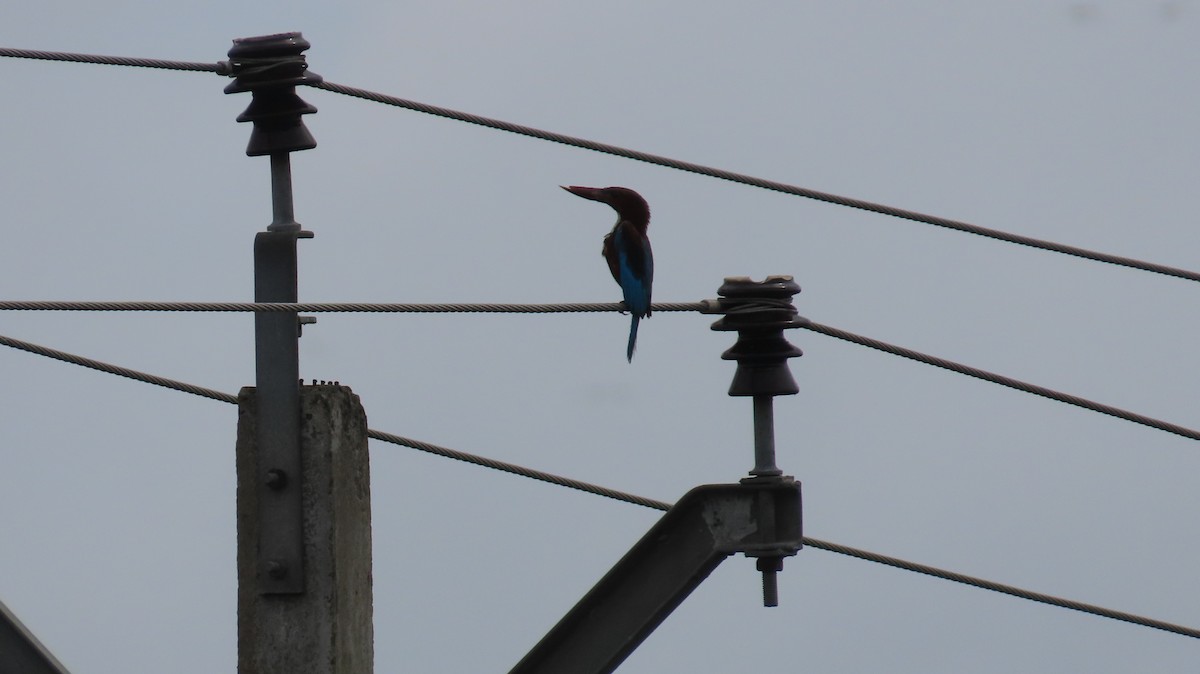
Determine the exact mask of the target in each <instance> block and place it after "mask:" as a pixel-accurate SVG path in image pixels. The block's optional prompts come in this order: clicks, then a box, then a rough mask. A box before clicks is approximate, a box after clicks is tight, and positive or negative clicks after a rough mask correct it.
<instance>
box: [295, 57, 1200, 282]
mask: <svg viewBox="0 0 1200 674" xmlns="http://www.w3.org/2000/svg"><path fill="white" fill-rule="evenodd" d="M313 86H314V87H316V88H317V89H324V90H326V91H332V92H334V93H338V94H342V95H344V96H352V97H354V98H361V99H364V100H368V101H374V102H376V103H383V104H385V105H392V106H395V107H400V108H405V109H407V110H413V111H415V112H420V113H424V114H427V115H434V116H436V117H443V118H446V119H453V120H456V121H459V122H466V123H468V124H475V125H477V126H483V127H487V128H489V129H496V130H498V131H507V132H508V133H515V134H518V135H521V136H526V137H529V138H537V139H539V140H546V141H550V142H552V143H560V144H562V145H569V146H571V147H577V148H581V149H584V150H591V151H593V152H601V153H604V154H610V155H613V156H617V157H624V158H626V159H633V160H635V161H640V162H645V163H647V164H654V165H656V166H662V167H665V168H670V169H675V170H678V171H686V172H688V173H695V174H698V175H703V176H708V177H710V178H717V179H719V180H727V181H729V182H733V183H739V184H742V185H749V186H751V187H758V188H761V189H765V190H771V191H774V192H780V193H783V194H789V195H792V196H797V197H803V198H805V199H813V200H816V201H823V202H825V203H829V204H836V205H838V206H846V207H848V208H856V209H859V210H863V211H869V212H872V213H879V214H881V215H887V216H891V217H894V218H900V219H903V220H911V221H913V222H920V223H924V224H927V225H933V226H935V227H944V228H947V229H953V230H957V231H960V232H965V233H967V234H975V235H977V236H982V237H986V238H989V239H995V240H997V241H1005V242H1007V243H1014V244H1017V245H1021V246H1028V247H1030V248H1038V249H1041V250H1048V251H1052V252H1055V253H1062V254H1064V255H1071V256H1073V257H1080V258H1084V259H1088V260H1094V261H1096V262H1104V263H1107V264H1113V265H1118V266H1122V267H1130V268H1133V269H1140V270H1142V271H1149V272H1153V273H1156V274H1164V275H1166V276H1174V277H1176V278H1182V279H1186V280H1189V281H1200V272H1195V271H1191V270H1187V269H1180V268H1178V267H1171V266H1167V265H1163V264H1158V263H1155V262H1146V261H1144V260H1138V259H1135V258H1130V257H1123V256H1120V255H1112V254H1109V253H1102V252H1099V251H1094V250H1089V249H1087V248H1080V247H1078V246H1069V245H1066V244H1061V243H1055V242H1053V241H1047V240H1044V239H1038V238H1034V237H1031V236H1024V235H1021V234H1013V233H1011V232H1005V231H1001V230H998V229H990V228H987V227H980V226H979V225H972V224H970V223H968V222H963V221H961V220H953V219H950V218H943V217H939V216H936V215H928V214H925V213H919V212H917V211H912V210H908V209H904V208H896V207H894V206H887V205H885V204H878V203H874V202H871V201H865V200H862V199H854V198H851V197H844V196H839V195H837V194H831V193H829V192H821V191H818V190H813V189H809V188H806V187H800V186H798V185H790V184H788V183H783V182H778V181H775V180H765V179H763V178H757V177H755V176H752V175H747V174H745V173H736V172H734V171H726V170H724V169H719V168H714V167H711V166H705V165H703V164H695V163H692V162H687V161H681V160H679V159H672V158H670V157H664V156H662V155H657V154H650V153H649V152H642V151H640V150H631V149H628V148H624V147H620V146H617V145H610V144H608V143H600V142H596V141H593V140H588V139H586V138H577V137H574V136H568V135H565V134H561V133H555V132H553V131H545V130H542V129H537V128H534V127H531V126H524V125H521V124H513V123H512V122H506V121H503V120H499V119H493V118H491V117H483V116H481V115H475V114H471V113H469V112H462V111H459V110H452V109H450V108H443V107H440V106H436V105H429V104H427V103H420V102H417V101H412V100H408V99H405V98H400V97H398V96H389V95H387V94H380V93H377V92H374V91H368V90H366V89H359V88H356V87H349V86H346V85H343V84H335V83H333V82H330V81H328V80H326V81H324V82H321V83H318V84H315V85H313Z"/></svg>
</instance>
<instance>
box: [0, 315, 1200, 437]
mask: <svg viewBox="0 0 1200 674" xmlns="http://www.w3.org/2000/svg"><path fill="white" fill-rule="evenodd" d="M789 306H790V305H789ZM651 308H652V309H653V311H657V312H692V311H697V312H701V313H718V312H719V311H720V301H719V300H704V301H701V302H661V303H656V304H654V305H652V307H651ZM622 309H624V305H623V304H622V303H620V302H593V303H584V302H577V303H557V304H481V303H448V304H414V303H403V304H372V303H364V302H327V303H295V304H293V303H287V302H71V301H0V311H183V312H309V313H320V312H369V313H462V312H467V313H525V314H549V313H582V312H596V311H620V310H622ZM798 323H799V326H800V327H802V328H804V329H807V330H811V331H813V332H817V333H820V334H823V335H826V336H829V337H833V338H836V339H841V340H844V341H848V342H851V343H853V344H858V345H860V346H865V347H868V348H871V349H876V350H878V351H883V352H885V353H888V354H891V355H894V356H900V357H901V358H907V359H909V360H914V361H917V362H919V363H924V364H926V365H932V366H934V367H939V368H942V369H944V370H949V371H951V372H955V373H957V374H961V375H965V376H968V377H974V378H976V379H981V380H983V381H986V382H991V383H993V384H998V385H1000V386H1006V387H1008V388H1011V389H1015V390H1017V391H1022V392H1024V393H1030V394H1033V395H1036V396H1041V397H1043V398H1047V399H1050V400H1055V401H1058V402H1061V403H1065V404H1067V405H1073V406H1075V407H1079V408H1082V409H1085V410H1090V411H1092V412H1098V413H1100V414H1105V415H1108V416H1111V417H1115V418H1117V419H1122V420H1124V421H1129V422H1131V423H1135V424H1140V425H1143V426H1146V427H1148V428H1153V429H1156V430H1160V431H1164V432H1166V433H1172V434H1174V435H1178V436H1181V437H1184V438H1188V439H1191V440H1200V430H1195V429H1192V428H1188V427H1186V426H1181V425H1179V424H1174V423H1171V422H1169V421H1163V420H1161V419H1156V418H1154V417H1150V416H1147V415H1145V414H1139V413H1137V412H1131V411H1129V410H1125V409H1121V408H1119V407H1114V406H1112V405H1106V404H1104V403H1098V402H1096V401H1093V400H1088V399H1087V398H1083V397H1080V396H1077V395H1073V394H1070V393H1063V392H1061V391H1055V390H1054V389H1050V388H1047V387H1045V386H1039V385H1037V384H1031V383H1029V382H1024V381H1021V380H1019V379H1014V378H1012V377H1006V376H1004V375H1002V374H996V373H994V372H988V371H987V370H981V369H979V368H977V367H971V366H970V365H963V364H962V363H956V362H954V361H952V360H947V359H945V358H939V357H937V356H931V355H928V354H925V353H921V352H920V351H914V350H912V349H907V348H904V347H902V346H897V345H895V344H889V343H887V342H884V341H880V340H878V339H872V338H870V337H864V336H862V335H857V334H855V333H853V332H848V331H845V330H841V329H838V328H834V327H831V326H828V325H822V324H820V323H815V322H812V321H809V320H808V319H798Z"/></svg>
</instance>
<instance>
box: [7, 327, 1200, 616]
mask: <svg viewBox="0 0 1200 674" xmlns="http://www.w3.org/2000/svg"><path fill="white" fill-rule="evenodd" d="M0 345H3V346H8V347H12V348H14V349H19V350H21V351H26V352H28V353H33V354H36V355H40V356H46V357H49V358H53V359H55V360H59V361H62V362H66V363H71V364H73V365H79V366H81V367H86V368H89V369H92V370H97V371H100V372H105V373H108V374H115V375H118V376H121V377H126V378H128V379H133V380H135V381H140V382H144V383H148V384H154V385H156V386H162V387H164V388H169V389H172V390H175V391H181V392H183V393H190V394H192V395H198V396H201V397H205V398H209V399H212V400H218V401H220V402H225V403H232V404H237V401H238V399H237V396H235V395H232V394H229V393H223V392H221V391H216V390H213V389H209V388H205V387H203V386H196V385H193V384H188V383H186V382H182V381H178V380H174V379H168V378H166V377H160V376H157V375H152V374H148V373H145V372H140V371H138V370H132V369H129V368H126V367H121V366H118V365H112V364H110V363H105V362H103V361H99V360H95V359H92V358H87V357H84V356H79V355H76V354H72V353H67V352H65V351H59V350H58V349H52V348H49V347H45V346H41V345H38V344H34V343H31V342H26V341H23V340H19V339H14V338H11V337H7V336H3V335H0ZM367 437H369V438H371V439H374V440H379V441H382V442H387V443H391V444H395V445H401V446H404V447H409V448H412V449H416V450H418V451H422V452H426V453H429V454H434V455H436V456H440V457H444V458H449V459H454V460H456V461H462V462H466V463H470V464H474V465H477V466H482V467H484V468H490V469H493V470H499V471H504V472H507V473H511V474H514V475H518V476H520V477H526V478H530V479H534V480H539V481H542V482H547V483H550V484H554V485H557V486H561V487H567V488H570V489H575V490H578V491H582V492H585V493H589V494H594V495H597V496H603V497H605V498H610V499H614V500H617V501H622V502H625V503H630V504H634V505H640V506H643V507H646V508H651V509H654V510H661V511H666V510H669V509H670V508H671V504H670V503H668V502H666V501H659V500H656V499H650V498H645V497H643V496H637V495H635V494H630V493H627V492H623V491H618V490H616V489H609V488H607V487H603V486H600V485H596V484H592V483H589V482H584V481H582V480H575V479H572V478H568V477H562V476H560V475H555V474H553V473H547V472H545V471H540V470H536V469H532V468H527V467H525V466H520V465H517V464H514V463H507V462H504V461H498V460H496V459H490V458H487V457H483V456H479V455H476V454H470V453H467V452H462V451H459V450H455V449H450V448H447V447H442V446H440V445H435V444H432V443H428V442H422V441H419V440H412V439H410V438H405V437H402V436H399V435H394V434H392V433H385V432H382V431H375V430H371V429H368V430H367ZM802 542H803V544H804V545H806V546H808V547H811V548H816V549H818V550H825V551H827V552H833V553H836V554H840V555H845V556H849V557H855V558H857V559H862V560H865V561H869V562H875V563H878V564H884V565H887V566H891V567H894V568H898V569H903V570H906V571H913V572H916V573H921V574H924V575H928V576H932V577H935V578H939V579H942V580H949V581H952V582H955V583H960V584H964V585H970V586H972V587H977V588H980V589H984V590H990V591H993V592H999V593H1001V594H1007V595H1010V596H1013V597H1018V598H1021V599H1026V600H1029V601H1034V602H1038V603H1042V604H1048V605H1051V606H1057V607H1061V608H1068V609H1072V610H1075V611H1080V612H1082V613H1088V614H1091V615H1096V616H1099V617H1102V618H1110V619H1113V620H1119V621H1122V622H1127V623H1131V624H1135V625H1141V626H1143V627H1150V628H1153V629H1158V630H1163V631H1166V632H1171V633H1174V634H1179V635H1181V636H1186V637H1191V638H1193V639H1200V629H1196V628H1192V627H1186V626H1184V625H1177V624H1174V623H1170V622H1167V621H1164V620H1158V619H1155V618H1148V617H1145V616H1139V615H1136V614H1133V613H1128V612H1125V611H1117V610H1113V609H1109V608H1104V607H1102V606H1096V605H1094V604H1088V603H1084V602H1079V601H1075V600H1072V599H1064V598H1062V597H1056V596H1053V595H1049V594H1044V593H1041V592H1033V591H1031V590H1025V589H1022V588H1019V587H1016V586H1013V585H1006V584H1004V583H997V582H994V581H990V580H985V579H983V578H977V577H974V576H969V575H966V574H962V573H958V572H955V571H947V570H945V569H939V568H937V567H934V566H929V565H926V564H919V563H917V562H910V561H907V560H903V559H900V558H898V557H891V556H888V555H881V554H878V553H875V552H870V551H867V550H862V549H859V548H853V547H850V546H847V545H840V544H838V543H831V542H829V541H824V540H821V539H817V538H812V537H810V536H805V537H803V539H802Z"/></svg>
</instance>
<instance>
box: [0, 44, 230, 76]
mask: <svg viewBox="0 0 1200 674" xmlns="http://www.w3.org/2000/svg"><path fill="white" fill-rule="evenodd" d="M0 56H7V57H11V58H22V59H35V60H39V61H68V62H71V63H95V64H98V65H109V66H132V67H136V68H161V69H163V70H185V71H194V72H212V73H217V74H218V75H228V74H229V73H230V70H229V64H228V63H227V62H224V61H222V62H219V63H196V62H194V61H165V60H162V59H144V58H131V57H128V56H100V55H98V54H72V53H69V52H58V51H41V50H38V49H12V48H8V47H0Z"/></svg>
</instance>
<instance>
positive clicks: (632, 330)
mask: <svg viewBox="0 0 1200 674" xmlns="http://www.w3.org/2000/svg"><path fill="white" fill-rule="evenodd" d="M640 320H642V318H641V317H640V316H638V315H637V314H634V315H633V322H632V323H630V324H629V346H628V347H626V348H625V359H626V360H628V361H629V362H631V363H632V362H633V347H634V346H635V345H636V344H637V329H638V321H640Z"/></svg>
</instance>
